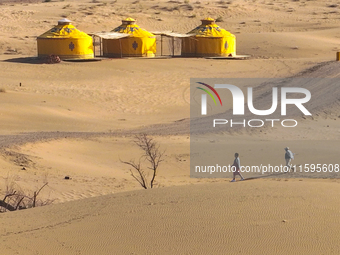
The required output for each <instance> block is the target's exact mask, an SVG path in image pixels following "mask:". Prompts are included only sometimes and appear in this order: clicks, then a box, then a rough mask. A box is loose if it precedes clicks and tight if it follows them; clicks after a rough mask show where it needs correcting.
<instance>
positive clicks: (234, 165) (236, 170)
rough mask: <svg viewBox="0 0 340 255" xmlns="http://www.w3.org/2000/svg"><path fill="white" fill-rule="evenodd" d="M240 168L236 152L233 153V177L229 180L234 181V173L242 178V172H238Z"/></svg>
mask: <svg viewBox="0 0 340 255" xmlns="http://www.w3.org/2000/svg"><path fill="white" fill-rule="evenodd" d="M240 169H241V162H240V158H239V155H238V153H235V159H234V164H233V165H232V170H233V179H232V180H231V182H236V180H235V178H236V175H239V176H240V177H241V181H243V180H244V178H243V176H242V174H241V173H240Z"/></svg>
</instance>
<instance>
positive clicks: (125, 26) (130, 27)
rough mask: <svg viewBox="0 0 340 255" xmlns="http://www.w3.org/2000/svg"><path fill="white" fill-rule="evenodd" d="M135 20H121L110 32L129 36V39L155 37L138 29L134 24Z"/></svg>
mask: <svg viewBox="0 0 340 255" xmlns="http://www.w3.org/2000/svg"><path fill="white" fill-rule="evenodd" d="M135 21H136V20H135V19H133V18H131V17H129V18H126V19H123V20H122V24H121V25H120V26H119V27H116V28H115V29H113V30H112V31H111V32H116V33H124V34H130V36H131V37H155V35H154V34H152V33H150V32H148V31H147V30H145V29H143V28H140V27H139V26H138V25H137V24H135Z"/></svg>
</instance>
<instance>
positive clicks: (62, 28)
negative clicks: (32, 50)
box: [37, 19, 94, 59]
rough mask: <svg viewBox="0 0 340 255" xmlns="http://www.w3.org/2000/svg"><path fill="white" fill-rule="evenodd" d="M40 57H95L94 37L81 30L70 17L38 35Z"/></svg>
mask: <svg viewBox="0 0 340 255" xmlns="http://www.w3.org/2000/svg"><path fill="white" fill-rule="evenodd" d="M37 42H38V57H46V56H49V55H58V56H59V57H60V59H88V58H94V54H93V43H92V37H91V36H89V35H88V34H86V33H84V32H81V31H79V30H78V29H76V28H75V27H74V26H73V25H71V21H70V20H68V19H62V20H59V21H58V25H57V26H55V27H53V28H52V29H50V30H49V31H47V32H46V33H43V34H42V35H40V36H38V38H37Z"/></svg>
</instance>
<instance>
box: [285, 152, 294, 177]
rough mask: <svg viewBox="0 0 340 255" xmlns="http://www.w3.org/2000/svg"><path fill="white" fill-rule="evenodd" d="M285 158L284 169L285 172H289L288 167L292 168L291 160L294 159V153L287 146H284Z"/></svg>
mask: <svg viewBox="0 0 340 255" xmlns="http://www.w3.org/2000/svg"><path fill="white" fill-rule="evenodd" d="M285 151H286V153H285V160H286V169H287V170H286V171H285V172H290V169H291V168H292V165H291V161H292V159H294V153H293V152H291V151H290V150H289V148H288V147H286V148H285Z"/></svg>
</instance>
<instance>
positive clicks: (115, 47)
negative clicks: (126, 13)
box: [103, 18, 156, 57]
mask: <svg viewBox="0 0 340 255" xmlns="http://www.w3.org/2000/svg"><path fill="white" fill-rule="evenodd" d="M112 32H115V33H122V34H127V36H126V37H124V38H119V39H105V38H103V55H104V56H105V57H154V56H155V53H156V36H155V35H154V34H152V33H150V32H148V31H146V30H145V29H143V28H140V27H139V26H138V25H137V24H136V20H135V19H133V18H127V19H124V20H122V24H121V25H120V26H119V27H117V28H115V29H113V30H112Z"/></svg>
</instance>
